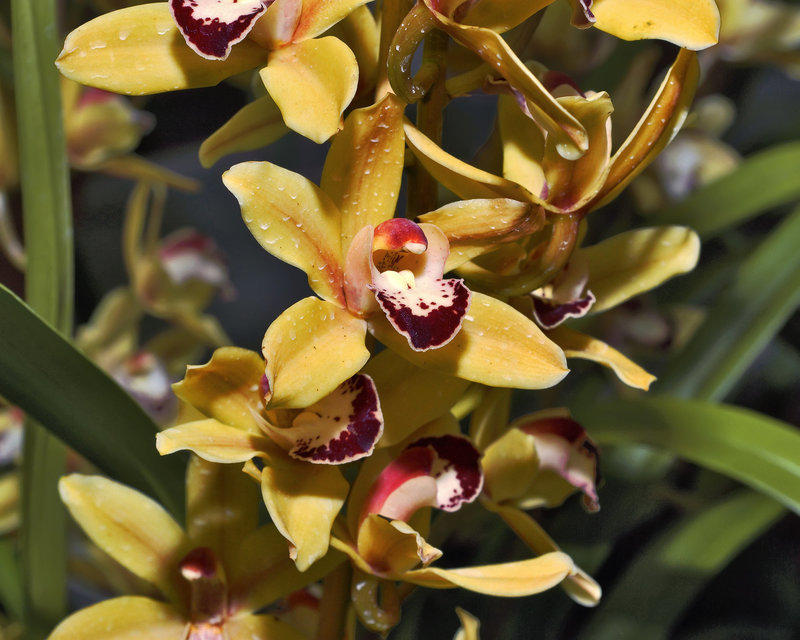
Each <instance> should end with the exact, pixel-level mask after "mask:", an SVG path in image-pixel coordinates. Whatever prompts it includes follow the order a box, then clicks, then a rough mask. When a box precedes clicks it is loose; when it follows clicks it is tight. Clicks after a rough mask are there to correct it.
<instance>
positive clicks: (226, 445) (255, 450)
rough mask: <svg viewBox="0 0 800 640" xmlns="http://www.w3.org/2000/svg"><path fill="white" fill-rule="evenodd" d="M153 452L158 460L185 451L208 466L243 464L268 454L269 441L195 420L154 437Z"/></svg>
mask: <svg viewBox="0 0 800 640" xmlns="http://www.w3.org/2000/svg"><path fill="white" fill-rule="evenodd" d="M156 449H158V452H159V453H160V454H161V455H162V456H166V455H169V454H170V453H175V452H176V451H186V450H188V451H192V452H194V453H196V454H197V455H198V456H200V457H201V458H203V459H205V460H208V461H210V462H218V463H228V462H245V461H247V460H251V459H252V458H254V457H255V456H258V455H263V454H264V453H265V452H267V451H269V450H270V440H269V438H267V437H265V436H263V435H259V434H256V433H251V432H249V431H245V430H243V429H239V428H238V427H230V426H228V425H226V424H224V423H222V422H219V421H217V420H197V421H195V422H187V423H185V424H181V425H178V426H177V427H172V428H170V429H167V430H166V431H162V432H161V433H159V434H158V435H156Z"/></svg>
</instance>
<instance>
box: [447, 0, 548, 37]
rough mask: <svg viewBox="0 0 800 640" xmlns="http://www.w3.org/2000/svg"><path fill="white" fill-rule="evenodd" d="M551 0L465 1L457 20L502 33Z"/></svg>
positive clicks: (545, 5)
mask: <svg viewBox="0 0 800 640" xmlns="http://www.w3.org/2000/svg"><path fill="white" fill-rule="evenodd" d="M552 2H553V0H526V2H520V1H519V0H491V1H490V2H487V1H485V0H484V1H483V2H472V3H470V2H466V3H464V4H465V5H467V11H466V14H465V15H464V17H463V18H461V19H460V20H459V22H462V23H464V24H469V25H474V26H476V27H485V28H486V29H491V30H492V31H496V32H497V33H504V32H506V31H508V30H509V29H513V28H514V27H516V26H517V25H518V24H521V23H523V22H524V21H525V20H527V19H528V18H530V17H531V16H532V15H533V14H534V13H538V12H539V11H541V10H542V9H544V8H545V7H547V6H548V5H550V4H551V3H552Z"/></svg>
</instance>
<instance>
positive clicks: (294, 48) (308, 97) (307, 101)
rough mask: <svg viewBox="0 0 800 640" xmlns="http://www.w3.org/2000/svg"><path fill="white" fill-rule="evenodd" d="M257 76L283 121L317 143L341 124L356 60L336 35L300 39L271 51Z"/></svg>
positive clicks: (354, 84) (355, 81) (355, 80)
mask: <svg viewBox="0 0 800 640" xmlns="http://www.w3.org/2000/svg"><path fill="white" fill-rule="evenodd" d="M261 80H262V81H263V82H264V86H265V87H266V88H267V91H268V92H269V94H270V96H272V98H273V100H275V104H277V105H278V108H279V109H280V110H281V114H282V115H283V120H284V122H285V123H286V126H287V127H289V128H290V129H292V130H293V131H296V132H297V133H299V134H301V135H303V136H305V137H306V138H309V139H311V140H313V141H314V142H317V143H321V142H325V141H326V140H327V139H328V138H330V137H331V136H332V135H333V134H334V133H336V132H337V131H339V129H341V128H342V113H343V112H344V110H345V109H346V108H347V105H349V104H350V101H351V100H352V99H353V96H354V95H355V93H356V87H357V86H358V63H357V62H356V57H355V55H353V52H352V51H350V49H349V47H348V46H347V45H346V44H345V43H344V42H342V41H341V40H339V39H338V38H334V37H332V36H328V37H326V38H318V39H313V40H304V41H303V42H296V43H294V44H290V45H287V46H285V47H281V48H280V49H278V50H276V51H273V52H272V53H270V56H269V62H268V63H267V66H266V67H264V68H263V69H262V70H261Z"/></svg>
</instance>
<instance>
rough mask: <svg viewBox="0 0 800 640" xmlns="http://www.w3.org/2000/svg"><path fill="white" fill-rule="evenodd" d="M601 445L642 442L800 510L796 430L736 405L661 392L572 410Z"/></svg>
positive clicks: (799, 442)
mask: <svg viewBox="0 0 800 640" xmlns="http://www.w3.org/2000/svg"><path fill="white" fill-rule="evenodd" d="M576 414H577V416H578V419H579V420H580V421H581V422H582V424H583V425H584V426H585V427H586V430H587V431H588V432H589V433H590V434H591V436H592V438H594V439H595V440H596V441H597V442H598V443H600V444H601V445H603V444H630V443H639V444H647V445H651V446H655V447H659V448H662V449H665V450H666V451H668V452H670V453H672V454H674V455H677V456H680V457H682V458H685V459H686V460H690V461H692V462H694V463H695V464H698V465H700V466H704V467H708V468H709V469H712V470H714V471H718V472H719V473H723V474H725V475H728V476H730V477H731V478H735V479H737V480H739V481H741V482H743V483H744V484H746V485H749V486H750V487H752V488H753V489H756V490H758V491H760V492H762V493H765V494H766V495H768V496H771V497H773V498H774V499H775V500H777V501H778V502H780V503H781V504H783V505H785V506H786V507H788V508H789V509H792V510H793V511H795V512H797V513H800V431H798V430H797V429H794V428H792V427H791V426H789V425H787V424H785V423H783V422H780V421H779V420H773V419H772V418H768V417H766V416H764V415H761V414H758V413H755V412H753V411H748V410H746V409H741V408H738V407H732V406H726V405H717V404H712V403H710V402H702V401H698V400H683V399H679V398H670V397H665V396H656V397H647V398H637V399H627V400H617V401H613V402H609V403H603V404H597V405H595V406H593V407H591V408H590V409H582V410H580V411H576Z"/></svg>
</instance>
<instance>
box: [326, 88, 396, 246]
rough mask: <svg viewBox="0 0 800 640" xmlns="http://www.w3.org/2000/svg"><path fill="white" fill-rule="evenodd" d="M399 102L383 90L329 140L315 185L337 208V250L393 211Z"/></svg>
mask: <svg viewBox="0 0 800 640" xmlns="http://www.w3.org/2000/svg"><path fill="white" fill-rule="evenodd" d="M404 106H405V105H404V104H403V103H402V102H400V100H398V99H397V97H396V96H394V95H392V94H387V95H386V96H385V97H384V98H383V99H382V100H380V101H379V102H377V103H376V104H374V105H372V106H370V107H365V108H363V109H356V110H355V111H353V112H352V113H351V114H350V115H348V116H347V119H346V120H345V123H344V129H343V130H342V131H341V133H339V134H338V135H337V136H336V137H335V138H334V139H333V142H332V143H331V148H330V150H329V151H328V155H327V156H326V158H325V167H324V169H323V171H322V181H321V183H320V186H321V188H322V190H323V191H325V193H327V194H328V195H329V196H330V197H331V199H332V200H333V202H334V204H335V205H336V206H337V207H338V208H339V210H340V211H341V212H342V255H345V256H346V255H347V251H348V249H349V247H350V243H351V241H352V239H353V238H354V237H355V235H356V234H357V233H358V232H359V231H360V230H361V229H362V228H364V227H365V226H367V225H372V226H377V225H379V224H380V223H381V222H383V221H384V220H388V219H389V218H391V217H392V216H393V215H394V210H395V206H396V204H397V195H398V194H399V193H400V180H401V177H402V172H403V157H404V151H405V147H404V144H403V139H404V136H403V108H404Z"/></svg>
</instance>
